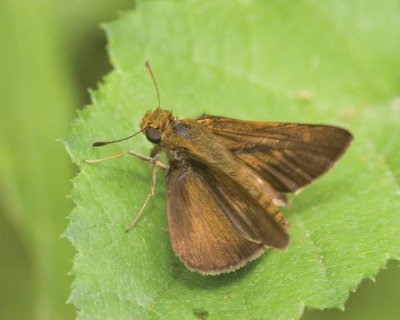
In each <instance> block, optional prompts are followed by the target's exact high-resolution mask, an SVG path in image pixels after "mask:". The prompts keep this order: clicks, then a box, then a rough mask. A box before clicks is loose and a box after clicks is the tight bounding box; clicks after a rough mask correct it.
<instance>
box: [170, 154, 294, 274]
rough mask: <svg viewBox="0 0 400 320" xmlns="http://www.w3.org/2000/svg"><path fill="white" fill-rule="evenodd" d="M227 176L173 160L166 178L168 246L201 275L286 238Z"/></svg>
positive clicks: (225, 269)
mask: <svg viewBox="0 0 400 320" xmlns="http://www.w3.org/2000/svg"><path fill="white" fill-rule="evenodd" d="M228 180H229V179H228ZM228 180H227V178H226V177H225V178H224V177H218V175H217V174H216V173H214V172H212V171H211V170H210V169H209V168H207V167H206V166H204V165H203V164H200V163H198V162H195V161H190V162H188V161H185V162H174V163H172V164H171V168H170V171H169V173H168V176H167V206H168V224H169V232H170V238H171V242H172V246H173V248H174V251H175V253H176V254H177V255H178V256H179V258H180V259H181V260H182V261H183V262H184V263H185V265H186V266H187V267H188V268H190V269H192V270H196V271H199V272H201V273H204V274H217V273H221V272H228V271H232V270H234V269H237V268H239V267H240V266H242V265H243V264H245V263H246V262H247V261H249V260H251V259H254V258H256V257H258V256H259V255H260V254H261V253H262V252H263V251H264V250H265V249H266V248H268V247H274V248H280V249H283V248H286V246H287V245H288V242H289V238H288V235H287V234H286V232H285V231H284V229H283V227H282V226H281V225H280V224H279V223H278V222H276V221H275V220H274V218H273V215H272V214H271V215H270V214H269V213H268V212H267V211H266V210H265V208H262V207H261V206H260V205H259V204H258V203H257V202H256V201H255V200H253V199H251V198H248V197H246V194H245V193H243V190H241V188H240V186H239V185H234V181H228ZM232 184H233V185H232ZM271 209H273V207H271Z"/></svg>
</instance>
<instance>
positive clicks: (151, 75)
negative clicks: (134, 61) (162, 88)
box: [145, 61, 161, 108]
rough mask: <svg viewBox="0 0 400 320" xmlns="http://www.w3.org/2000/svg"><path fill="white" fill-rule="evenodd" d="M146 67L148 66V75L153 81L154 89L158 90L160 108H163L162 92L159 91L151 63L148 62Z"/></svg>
mask: <svg viewBox="0 0 400 320" xmlns="http://www.w3.org/2000/svg"><path fill="white" fill-rule="evenodd" d="M145 66H146V70H147V73H148V74H149V76H150V78H151V79H152V80H153V83H154V87H155V88H156V93H157V100H158V108H160V107H161V99H160V92H159V91H158V86H157V82H156V79H155V78H154V74H153V71H152V70H151V67H150V63H149V62H148V61H146V63H145Z"/></svg>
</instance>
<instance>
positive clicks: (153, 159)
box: [84, 150, 169, 169]
mask: <svg viewBox="0 0 400 320" xmlns="http://www.w3.org/2000/svg"><path fill="white" fill-rule="evenodd" d="M126 154H130V155H132V156H135V157H136V158H139V159H141V160H144V161H148V162H151V163H153V165H155V166H157V167H159V168H162V169H168V168H169V166H168V165H167V164H165V163H162V162H161V161H159V160H158V159H157V158H158V157H157V156H155V157H149V156H145V155H144V154H141V153H138V152H136V151H133V150H125V151H121V152H118V153H116V154H114V155H112V156H110V157H106V158H100V159H93V160H84V162H85V163H89V164H92V163H98V162H102V161H107V160H113V159H117V158H119V157H122V156H124V155H126Z"/></svg>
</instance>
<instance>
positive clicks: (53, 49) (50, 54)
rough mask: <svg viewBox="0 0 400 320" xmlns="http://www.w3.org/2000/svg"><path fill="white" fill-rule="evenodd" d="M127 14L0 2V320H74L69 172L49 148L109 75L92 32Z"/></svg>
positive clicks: (98, 36) (55, 148)
mask: <svg viewBox="0 0 400 320" xmlns="http://www.w3.org/2000/svg"><path fill="white" fill-rule="evenodd" d="M128 6H129V7H130V8H133V3H132V1H122V0H120V1H113V2H109V1H84V2H80V1H68V2H60V1H53V0H47V1H28V0H26V1H25V0H22V1H12V0H0V39H1V45H0V64H1V68H0V69H1V71H0V112H1V113H0V261H1V263H0V319H72V318H73V317H74V311H73V308H72V307H71V306H69V305H67V304H66V300H67V297H68V294H69V290H70V289H69V288H70V283H71V278H70V277H68V276H67V273H68V272H69V270H70V267H71V261H72V248H71V246H70V245H69V244H68V242H67V241H66V240H65V239H61V238H60V235H61V234H62V233H63V231H64V230H65V227H66V223H67V221H66V219H65V217H66V215H67V213H68V212H69V210H70V209H71V203H70V201H69V200H68V199H67V198H66V195H67V194H68V193H69V190H70V182H69V179H70V178H71V175H72V170H73V169H72V165H71V163H70V161H69V159H68V157H67V155H66V154H65V152H64V150H63V147H62V144H61V143H58V142H56V139H57V138H60V137H62V136H65V135H66V132H67V128H68V125H69V123H70V120H71V118H72V116H73V113H74V109H76V108H77V107H78V106H79V105H82V104H83V101H84V100H86V99H87V98H85V97H87V94H86V88H87V87H88V86H95V85H96V83H95V82H94V81H93V79H94V77H95V78H96V79H97V80H96V81H98V79H100V77H101V75H102V73H104V72H105V70H106V68H108V66H107V64H106V63H104V61H105V49H104V45H105V41H104V35H103V32H102V31H101V30H100V28H99V26H98V25H99V23H100V22H102V21H105V20H109V19H112V18H115V17H116V16H117V14H116V13H117V10H118V9H119V8H121V9H123V8H127V7H128ZM88 38H89V39H91V41H93V42H96V43H98V45H97V46H95V49H96V51H90V50H89V49H88V47H87V46H86V43H85V41H87V39H88ZM102 39H103V40H102ZM85 48H86V49H85ZM89 48H94V46H93V45H90V46H89ZM85 55H89V57H86V58H85ZM96 57H100V59H98V60H96V59H94V58H96ZM101 57H103V58H101ZM88 61H90V62H91V63H86V62H88ZM88 64H89V67H88ZM82 70H84V73H85V74H86V75H85V76H83V73H82ZM78 80H79V81H78ZM82 86H84V89H83V90H82Z"/></svg>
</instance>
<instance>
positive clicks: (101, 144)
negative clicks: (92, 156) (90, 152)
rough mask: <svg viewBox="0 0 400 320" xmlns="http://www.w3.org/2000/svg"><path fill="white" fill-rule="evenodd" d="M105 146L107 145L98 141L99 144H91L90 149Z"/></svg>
mask: <svg viewBox="0 0 400 320" xmlns="http://www.w3.org/2000/svg"><path fill="white" fill-rule="evenodd" d="M106 144H107V143H106V142H104V141H99V142H95V143H93V144H92V147H93V148H95V147H101V146H104V145H106Z"/></svg>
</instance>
